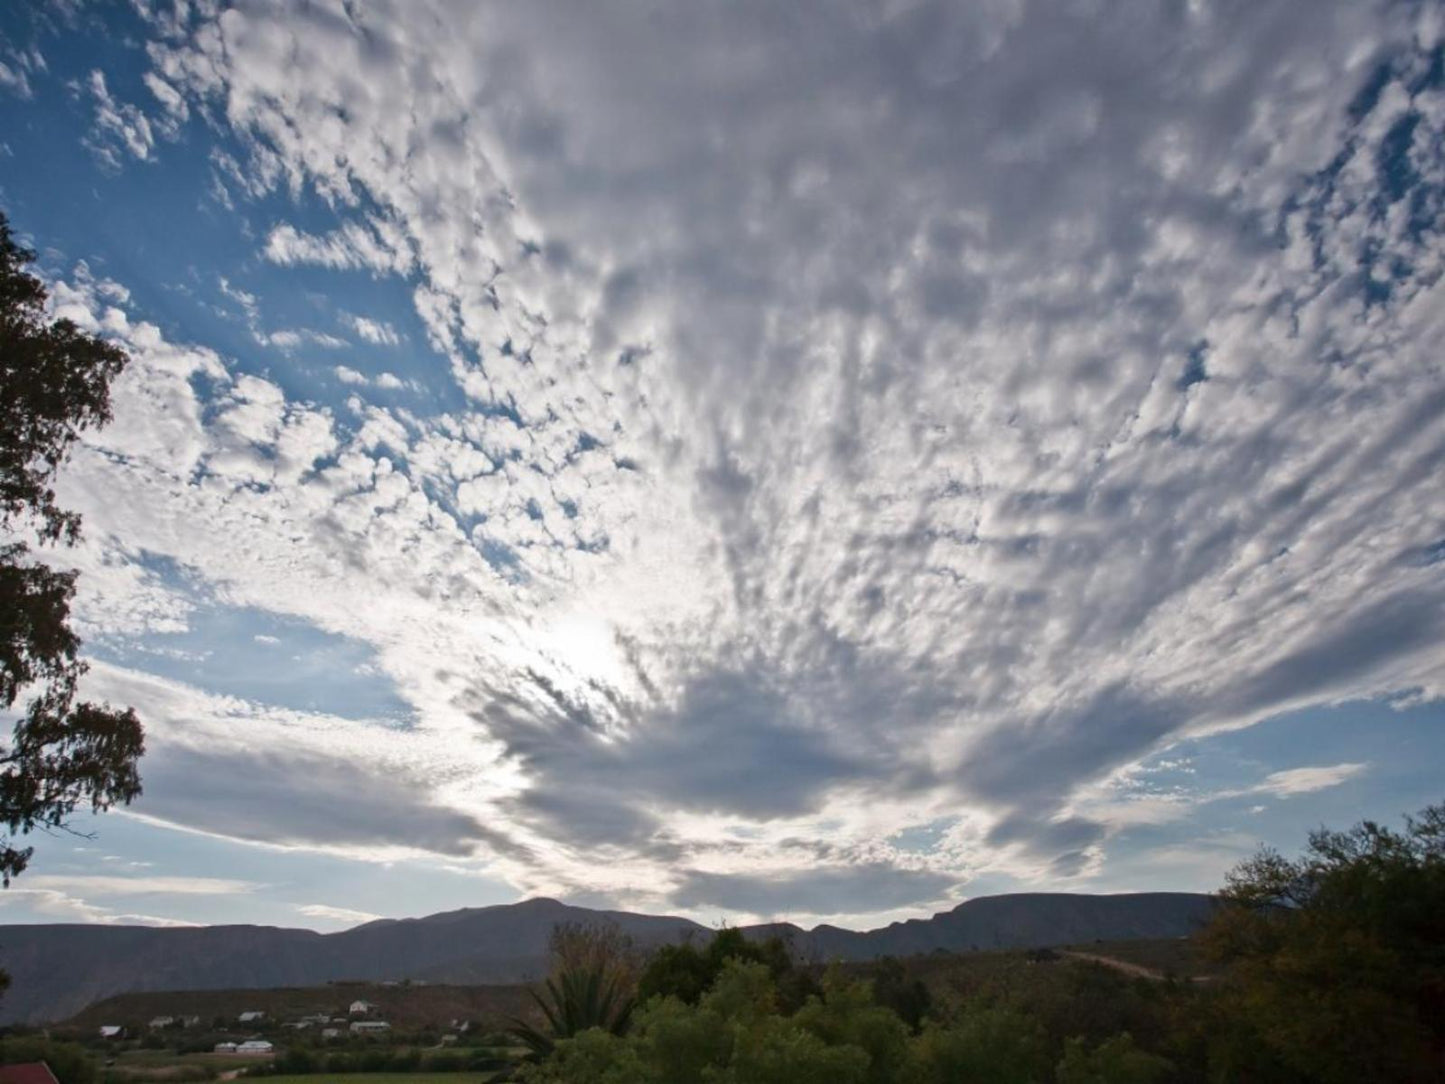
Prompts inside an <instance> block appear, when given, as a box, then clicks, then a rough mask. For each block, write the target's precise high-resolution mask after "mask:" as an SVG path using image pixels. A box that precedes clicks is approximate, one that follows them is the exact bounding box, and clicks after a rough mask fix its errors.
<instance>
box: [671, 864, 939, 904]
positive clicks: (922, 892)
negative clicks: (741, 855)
mask: <svg viewBox="0 0 1445 1084" xmlns="http://www.w3.org/2000/svg"><path fill="white" fill-rule="evenodd" d="M956 883H957V878H955V877H950V876H947V875H946V874H941V873H933V872H929V871H926V870H908V869H899V868H896V867H894V866H891V865H886V864H882V863H873V864H868V865H857V866H846V867H841V868H839V867H834V868H820V869H810V870H799V871H795V872H790V873H785V874H777V875H773V876H769V875H763V874H742V873H738V874H730V873H707V872H703V871H699V870H693V871H691V872H689V873H687V874H685V875H684V877H683V878H682V883H681V885H680V886H679V887H678V888H677V889H676V890H675V891H674V892H673V893H672V902H673V904H674V905H675V906H677V907H687V908H694V909H697V910H707V909H709V908H715V907H716V908H723V909H725V910H729V911H742V912H746V913H747V914H753V915H776V914H786V913H789V912H802V913H805V914H811V915H841V914H868V913H877V912H879V911H892V910H896V909H898V908H903V907H921V906H923V905H925V904H929V903H935V902H937V901H940V900H943V899H944V898H946V896H947V895H948V891H949V889H950V888H951V887H953V885H955V884H956Z"/></svg>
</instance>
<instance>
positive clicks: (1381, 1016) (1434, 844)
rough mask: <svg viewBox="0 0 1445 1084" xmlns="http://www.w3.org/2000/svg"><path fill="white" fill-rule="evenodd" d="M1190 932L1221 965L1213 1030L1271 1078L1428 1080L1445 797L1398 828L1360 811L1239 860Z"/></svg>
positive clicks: (1442, 908) (1439, 992) (1444, 888)
mask: <svg viewBox="0 0 1445 1084" xmlns="http://www.w3.org/2000/svg"><path fill="white" fill-rule="evenodd" d="M1220 899H1221V900H1222V902H1223V904H1224V905H1223V906H1222V907H1221V908H1220V909H1219V911H1218V913H1217V914H1216V915H1215V917H1214V919H1213V920H1212V921H1211V923H1210V925H1209V926H1208V927H1207V928H1206V930H1205V931H1204V934H1203V937H1202V941H1203V944H1204V946H1205V949H1206V951H1208V952H1209V953H1210V954H1211V955H1213V956H1214V958H1215V959H1217V960H1219V961H1222V962H1224V963H1226V964H1227V965H1228V973H1227V981H1226V984H1225V986H1224V988H1223V990H1222V991H1221V1000H1220V1009H1221V1012H1222V1013H1223V1014H1224V1016H1225V1020H1224V1028H1222V1029H1221V1030H1222V1031H1223V1032H1226V1033H1228V1034H1230V1035H1232V1036H1233V1037H1234V1038H1233V1040H1232V1041H1231V1043H1230V1044H1229V1053H1230V1056H1231V1057H1232V1058H1234V1059H1235V1060H1236V1064H1235V1066H1234V1069H1235V1071H1236V1072H1240V1073H1243V1072H1245V1071H1246V1069H1247V1067H1245V1066H1242V1065H1240V1064H1239V1063H1238V1059H1240V1058H1241V1057H1242V1056H1243V1055H1245V1054H1247V1053H1248V1052H1249V1051H1251V1050H1255V1049H1257V1050H1259V1051H1260V1053H1261V1054H1263V1055H1266V1056H1267V1058H1268V1060H1269V1061H1270V1062H1271V1063H1272V1064H1275V1065H1277V1066H1278V1067H1279V1069H1280V1070H1282V1071H1280V1072H1277V1073H1276V1074H1275V1076H1274V1077H1271V1079H1273V1078H1279V1079H1287V1078H1288V1077H1289V1076H1296V1077H1299V1078H1303V1079H1308V1080H1317V1081H1326V1082H1329V1081H1341V1082H1343V1081H1359V1080H1392V1081H1401V1082H1406V1081H1427V1080H1439V1079H1440V1074H1441V1070H1440V1066H1441V1064H1442V1059H1445V805H1437V806H1433V807H1431V808H1428V809H1426V810H1424V811H1423V812H1422V813H1421V814H1420V815H1419V816H1418V817H1410V818H1406V821H1405V830H1404V831H1403V832H1398V831H1393V830H1391V829H1389V828H1386V827H1382V826H1381V825H1378V824H1375V823H1373V822H1371V821H1364V822H1362V823H1361V824H1359V825H1357V826H1356V827H1354V828H1352V829H1350V830H1348V831H1344V832H1337V831H1329V830H1326V829H1320V830H1318V831H1316V832H1314V833H1312V834H1311V836H1310V839H1309V845H1308V847H1307V848H1306V850H1305V853H1304V854H1303V855H1301V856H1300V857H1299V858H1297V859H1289V858H1285V857H1284V856H1283V855H1281V854H1279V853H1278V852H1276V851H1273V850H1263V851H1261V852H1259V853H1258V854H1256V855H1255V856H1254V857H1253V858H1250V859H1248V860H1246V861H1245V862H1243V863H1241V864H1240V865H1239V866H1238V867H1237V868H1236V869H1235V870H1233V871H1232V872H1231V873H1230V874H1229V876H1228V879H1227V883H1226V885H1225V888H1224V890H1223V891H1222V892H1221V893H1220Z"/></svg>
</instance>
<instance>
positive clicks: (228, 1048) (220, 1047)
mask: <svg viewBox="0 0 1445 1084" xmlns="http://www.w3.org/2000/svg"><path fill="white" fill-rule="evenodd" d="M214 1052H215V1053H217V1054H234V1053H235V1052H236V1044H235V1043H217V1044H216V1045H215V1048H214Z"/></svg>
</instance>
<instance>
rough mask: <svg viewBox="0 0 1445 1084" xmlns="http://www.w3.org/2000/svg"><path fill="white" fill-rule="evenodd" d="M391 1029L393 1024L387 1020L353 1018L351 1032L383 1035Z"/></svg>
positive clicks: (354, 1033)
mask: <svg viewBox="0 0 1445 1084" xmlns="http://www.w3.org/2000/svg"><path fill="white" fill-rule="evenodd" d="M390 1030H391V1025H390V1024H388V1023H387V1022H386V1021H385V1020H353V1021H352V1022H351V1034H353V1035H382V1034H385V1033H386V1032H388V1031H390Z"/></svg>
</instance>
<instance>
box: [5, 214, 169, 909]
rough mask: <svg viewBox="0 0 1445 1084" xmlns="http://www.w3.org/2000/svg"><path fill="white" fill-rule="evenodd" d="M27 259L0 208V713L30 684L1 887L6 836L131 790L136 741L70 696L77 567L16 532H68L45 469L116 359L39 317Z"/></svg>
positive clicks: (16, 863) (130, 715)
mask: <svg viewBox="0 0 1445 1084" xmlns="http://www.w3.org/2000/svg"><path fill="white" fill-rule="evenodd" d="M34 258H35V257H34V253H32V252H29V251H27V250H26V249H23V248H21V247H19V246H18V245H17V244H16V243H15V242H14V240H13V238H12V236H11V233H10V227H9V223H8V222H7V221H6V219H5V217H4V215H3V214H0V532H3V540H0V615H3V617H0V710H8V709H10V708H12V707H14V705H15V701H16V700H17V699H18V698H19V696H20V695H21V693H22V692H26V691H27V690H31V689H33V690H35V691H34V692H33V694H32V695H31V698H30V700H29V701H28V703H27V704H26V706H25V708H24V710H23V712H22V714H21V716H20V720H19V722H18V723H17V724H16V726H15V730H14V734H13V736H12V738H11V741H10V743H9V745H8V747H6V748H4V749H3V750H0V822H3V823H4V824H5V826H6V828H7V829H8V831H9V838H8V839H6V840H5V841H3V843H0V880H3V883H4V884H6V885H9V883H10V879H11V878H12V877H13V876H15V875H16V874H18V873H20V872H21V871H22V870H23V869H24V868H25V866H26V864H27V863H28V862H29V860H30V855H31V852H32V848H29V847H23V848H22V847H17V846H15V840H16V837H17V836H21V835H27V834H28V833H29V832H31V831H32V830H33V829H35V828H37V827H39V828H60V827H64V826H65V824H66V821H67V818H68V817H69V816H70V814H72V813H73V812H74V811H75V810H76V809H77V808H79V807H81V806H84V805H88V806H89V807H90V808H91V809H93V810H97V811H99V810H104V809H108V808H109V807H110V806H112V805H114V804H115V803H117V802H120V803H129V802H130V801H131V800H132V799H134V798H135V797H136V796H137V795H138V794H140V777H139V775H138V774H137V771H136V760H137V759H138V758H139V757H140V755H141V752H142V750H143V740H142V734H141V726H140V722H139V720H138V719H137V718H136V716H135V713H134V712H133V711H131V710H129V709H126V710H123V711H121V710H116V709H113V708H111V707H110V706H109V705H98V704H92V703H86V702H82V703H76V702H75V697H76V692H77V685H78V683H79V680H80V678H81V675H83V674H84V673H85V664H84V663H83V662H81V661H80V659H79V657H78V653H79V649H80V640H79V638H78V637H77V636H76V635H75V633H74V632H73V631H71V628H70V623H69V622H70V603H71V600H72V598H73V597H74V595H75V573H74V572H64V571H56V570H54V569H51V568H48V567H46V566H45V565H43V564H39V563H37V562H36V561H35V560H34V559H33V558H32V555H31V551H30V548H29V546H28V545H27V544H26V543H25V542H23V541H20V540H18V538H17V537H16V536H17V533H20V532H26V531H30V532H33V533H34V534H35V536H36V537H37V538H38V539H39V540H40V541H42V542H46V543H63V544H71V543H73V542H74V541H75V540H76V538H77V536H78V534H79V530H80V517H79V516H78V515H77V514H76V513H74V512H67V511H64V510H62V509H61V508H60V507H59V506H58V505H57V504H56V500H55V489H54V482H55V476H56V473H57V471H58V470H59V468H60V466H61V464H62V463H63V462H64V461H65V459H66V456H67V455H68V453H69V451H70V449H71V446H72V445H73V444H74V443H75V441H76V440H77V439H78V438H79V436H80V434H81V433H82V432H83V431H84V430H85V429H87V428H90V427H92V426H96V425H103V424H104V423H106V422H108V421H109V420H110V383H111V381H112V380H114V379H115V377H116V376H117V375H118V374H119V373H120V371H121V369H122V368H124V366H125V364H126V362H127V360H128V359H127V357H126V355H125V353H124V352H123V351H122V350H120V349H119V348H118V347H116V346H113V345H111V344H110V343H107V342H105V341H104V340H102V339H99V338H96V337H94V336H91V335H88V334H86V333H84V332H83V331H81V330H80V329H79V328H78V327H76V326H75V324H73V323H72V322H71V321H69V320H50V319H48V318H47V315H46V311H45V301H46V292H45V289H44V287H43V286H42V285H41V283H40V280H39V279H37V278H35V277H34V276H33V275H31V274H28V273H27V272H26V271H25V267H26V265H28V264H29V263H30V262H31V261H33V260H34Z"/></svg>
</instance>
